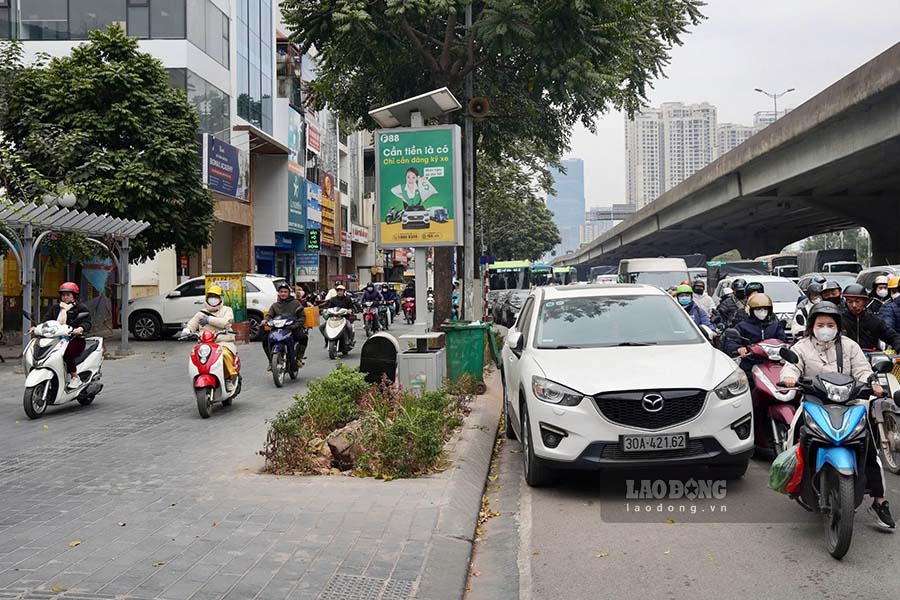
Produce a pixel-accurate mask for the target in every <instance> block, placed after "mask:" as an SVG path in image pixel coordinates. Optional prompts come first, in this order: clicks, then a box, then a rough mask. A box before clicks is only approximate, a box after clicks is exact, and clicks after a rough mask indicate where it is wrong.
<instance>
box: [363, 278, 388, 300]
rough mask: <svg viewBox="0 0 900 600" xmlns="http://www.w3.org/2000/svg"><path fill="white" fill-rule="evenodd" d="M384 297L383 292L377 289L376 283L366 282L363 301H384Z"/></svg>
mask: <svg viewBox="0 0 900 600" xmlns="http://www.w3.org/2000/svg"><path fill="white" fill-rule="evenodd" d="M383 300H384V298H383V297H382V296H381V292H379V291H378V290H376V289H375V284H374V283H372V282H371V281H370V282H369V283H368V284H366V289H365V290H363V293H362V298H361V300H360V301H361V302H374V303H376V304H378V303H380V302H382V301H383Z"/></svg>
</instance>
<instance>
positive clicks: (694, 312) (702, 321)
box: [675, 285, 713, 329]
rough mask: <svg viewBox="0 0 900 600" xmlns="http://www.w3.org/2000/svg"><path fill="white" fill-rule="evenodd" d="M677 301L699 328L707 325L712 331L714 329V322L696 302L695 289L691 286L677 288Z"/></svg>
mask: <svg viewBox="0 0 900 600" xmlns="http://www.w3.org/2000/svg"><path fill="white" fill-rule="evenodd" d="M675 299H676V300H678V304H680V305H681V306H682V308H684V310H685V312H687V314H688V315H690V317H691V319H693V320H694V323H696V324H697V325H698V326H700V325H706V326H707V327H709V328H710V329H713V324H712V321H710V320H709V315H708V314H707V312H706V311H705V310H703V309H702V308H700V306H699V305H698V304H697V303H696V302H695V301H694V289H693V288H692V287H691V286H689V285H679V286H678V287H677V288H675Z"/></svg>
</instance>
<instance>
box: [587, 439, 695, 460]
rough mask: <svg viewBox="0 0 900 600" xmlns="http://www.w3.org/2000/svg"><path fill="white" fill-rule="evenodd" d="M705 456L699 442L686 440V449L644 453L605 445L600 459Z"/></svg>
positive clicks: (618, 446)
mask: <svg viewBox="0 0 900 600" xmlns="http://www.w3.org/2000/svg"><path fill="white" fill-rule="evenodd" d="M701 454H706V447H705V446H704V445H703V442H702V441H701V440H688V443H687V448H679V449H678V450H647V451H644V452H626V451H625V450H623V449H622V447H621V446H620V445H619V444H606V445H605V446H604V447H603V451H602V452H601V453H600V458H602V459H609V460H641V459H653V458H690V457H691V456H700V455H701Z"/></svg>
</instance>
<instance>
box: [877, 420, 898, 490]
mask: <svg viewBox="0 0 900 600" xmlns="http://www.w3.org/2000/svg"><path fill="white" fill-rule="evenodd" d="M884 438H885V439H884V440H882V441H886V442H887V448H882V449H881V458H882V459H883V460H884V466H885V468H886V469H887V470H888V471H890V472H891V473H894V474H895V475H896V474H900V420H898V418H897V415H895V414H893V413H884Z"/></svg>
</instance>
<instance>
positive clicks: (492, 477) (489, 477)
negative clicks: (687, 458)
mask: <svg viewBox="0 0 900 600" xmlns="http://www.w3.org/2000/svg"><path fill="white" fill-rule="evenodd" d="M16 422H17V423H18V421H16ZM488 479H490V480H491V481H497V476H496V475H489V476H488Z"/></svg>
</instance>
